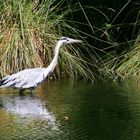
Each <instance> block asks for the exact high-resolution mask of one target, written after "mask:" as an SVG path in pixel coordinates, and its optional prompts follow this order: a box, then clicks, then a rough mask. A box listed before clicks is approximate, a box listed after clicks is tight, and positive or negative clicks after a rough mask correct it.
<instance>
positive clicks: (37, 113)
mask: <svg viewBox="0 0 140 140" xmlns="http://www.w3.org/2000/svg"><path fill="white" fill-rule="evenodd" d="M139 139H140V87H139V86H138V85H137V84H133V83H132V82H125V83H120V84H118V83H111V82H109V81H107V82H106V83H105V82H104V83H96V84H93V85H90V84H87V83H84V82H78V83H75V84H73V83H71V82H66V81H64V82H58V81H57V82H52V83H50V84H47V85H46V86H42V87H39V88H38V89H37V90H36V94H35V97H30V96H29V95H28V94H26V96H24V97H19V96H18V94H17V90H12V89H0V140H139Z"/></svg>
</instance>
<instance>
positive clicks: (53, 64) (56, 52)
mask: <svg viewBox="0 0 140 140" xmlns="http://www.w3.org/2000/svg"><path fill="white" fill-rule="evenodd" d="M61 46H62V43H61V42H58V43H57V45H56V47H55V50H54V57H53V60H52V62H51V63H50V65H49V66H48V67H47V68H46V70H45V72H44V76H45V77H46V76H47V75H48V74H49V73H51V72H52V71H53V70H54V68H55V67H56V64H57V60H58V54H59V50H60V47H61Z"/></svg>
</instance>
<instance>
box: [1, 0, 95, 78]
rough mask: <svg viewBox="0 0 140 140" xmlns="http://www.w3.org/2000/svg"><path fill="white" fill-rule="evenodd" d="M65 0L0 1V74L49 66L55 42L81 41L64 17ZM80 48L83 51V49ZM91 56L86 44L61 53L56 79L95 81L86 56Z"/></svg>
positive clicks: (66, 12)
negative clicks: (66, 36)
mask: <svg viewBox="0 0 140 140" xmlns="http://www.w3.org/2000/svg"><path fill="white" fill-rule="evenodd" d="M62 3H63V0H61V1H60V2H59V3H55V1H54V0H45V1H42V2H40V1H28V0H22V1H18V0H11V1H9V0H4V1H3V2H0V15H1V16H0V21H1V22H0V33H1V34H0V75H1V77H3V76H4V75H7V74H11V73H14V72H17V71H20V70H22V69H26V68H33V67H46V66H48V65H49V63H50V62H51V60H52V58H53V50H54V47H55V43H56V41H57V40H58V39H59V38H60V37H61V36H63V35H68V36H74V38H79V39H80V38H81V36H79V34H78V32H77V30H76V29H75V28H73V27H72V26H70V25H69V24H68V22H67V21H66V19H65V17H66V16H67V15H68V14H69V13H70V11H71V9H69V8H68V6H66V7H64V8H63V9H62V8H60V6H61V4H62ZM80 47H81V49H80ZM83 51H84V52H85V53H86V55H89V56H90V55H91V54H90V51H89V49H88V48H86V47H84V44H82V45H80V46H79V47H71V46H68V47H67V48H63V49H61V51H60V57H59V62H58V66H57V68H56V71H55V73H54V76H55V77H58V78H62V77H65V78H67V77H71V78H72V79H77V78H79V77H84V78H86V79H91V80H93V79H94V74H93V72H92V70H91V69H90V68H89V66H90V65H91V64H90V63H89V62H88V59H85V58H86V57H85V56H84V55H83V53H82V52H83Z"/></svg>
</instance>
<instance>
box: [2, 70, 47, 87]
mask: <svg viewBox="0 0 140 140" xmlns="http://www.w3.org/2000/svg"><path fill="white" fill-rule="evenodd" d="M46 69H47V68H34V69H25V70H23V71H19V72H18V73H15V74H13V75H8V76H6V77H5V78H3V79H2V80H1V81H0V84H1V87H14V88H20V89H28V88H35V87H36V86H37V85H38V84H40V83H41V82H42V81H43V80H44V79H45V78H46V77H45V75H46V73H45V72H46Z"/></svg>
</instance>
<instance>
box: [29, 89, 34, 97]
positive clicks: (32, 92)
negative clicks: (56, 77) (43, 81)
mask: <svg viewBox="0 0 140 140" xmlns="http://www.w3.org/2000/svg"><path fill="white" fill-rule="evenodd" d="M30 96H31V97H34V88H30Z"/></svg>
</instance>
